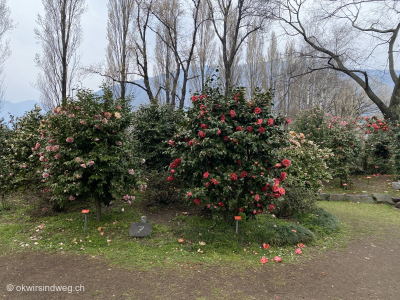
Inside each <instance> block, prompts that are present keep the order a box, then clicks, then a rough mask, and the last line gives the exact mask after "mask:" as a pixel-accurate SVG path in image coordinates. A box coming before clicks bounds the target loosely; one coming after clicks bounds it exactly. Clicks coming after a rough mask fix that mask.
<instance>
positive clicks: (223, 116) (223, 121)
mask: <svg viewBox="0 0 400 300" xmlns="http://www.w3.org/2000/svg"><path fill="white" fill-rule="evenodd" d="M221 121H222V123H225V115H224V114H223V115H222V116H221Z"/></svg>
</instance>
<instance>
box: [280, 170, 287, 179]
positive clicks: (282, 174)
mask: <svg viewBox="0 0 400 300" xmlns="http://www.w3.org/2000/svg"><path fill="white" fill-rule="evenodd" d="M286 177H287V174H286V172H282V173H281V180H282V181H284V180H285V179H286Z"/></svg>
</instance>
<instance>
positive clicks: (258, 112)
mask: <svg viewBox="0 0 400 300" xmlns="http://www.w3.org/2000/svg"><path fill="white" fill-rule="evenodd" d="M254 113H255V114H257V115H258V114H260V113H261V108H259V107H256V108H255V109H254Z"/></svg>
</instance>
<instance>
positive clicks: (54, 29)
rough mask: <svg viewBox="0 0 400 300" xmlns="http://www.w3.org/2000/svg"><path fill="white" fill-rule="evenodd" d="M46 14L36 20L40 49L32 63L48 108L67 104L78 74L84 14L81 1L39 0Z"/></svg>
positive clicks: (43, 99)
mask: <svg viewBox="0 0 400 300" xmlns="http://www.w3.org/2000/svg"><path fill="white" fill-rule="evenodd" d="M42 3H43V6H44V10H45V14H44V17H42V16H41V15H38V16H37V21H36V22H37V24H38V25H39V28H35V35H36V38H37V40H38V42H39V43H40V44H41V45H42V48H43V50H42V54H41V55H39V54H36V56H35V63H36V66H37V67H39V68H40V69H41V71H42V73H41V74H39V76H38V79H37V83H36V87H37V88H38V89H39V90H40V92H41V102H42V103H43V104H44V105H45V106H47V107H48V108H51V107H54V106H57V105H62V106H65V105H66V104H67V97H68V95H69V94H70V91H71V88H72V86H73V85H74V84H75V82H76V79H77V73H78V65H79V55H78V54H77V50H78V47H79V45H80V44H81V42H82V38H83V37H82V28H81V24H80V19H81V16H82V14H83V13H84V12H85V10H86V6H85V1H84V0H42Z"/></svg>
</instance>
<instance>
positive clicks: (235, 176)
mask: <svg viewBox="0 0 400 300" xmlns="http://www.w3.org/2000/svg"><path fill="white" fill-rule="evenodd" d="M231 179H232V180H233V181H236V180H237V179H238V177H237V175H236V174H235V173H231Z"/></svg>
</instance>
